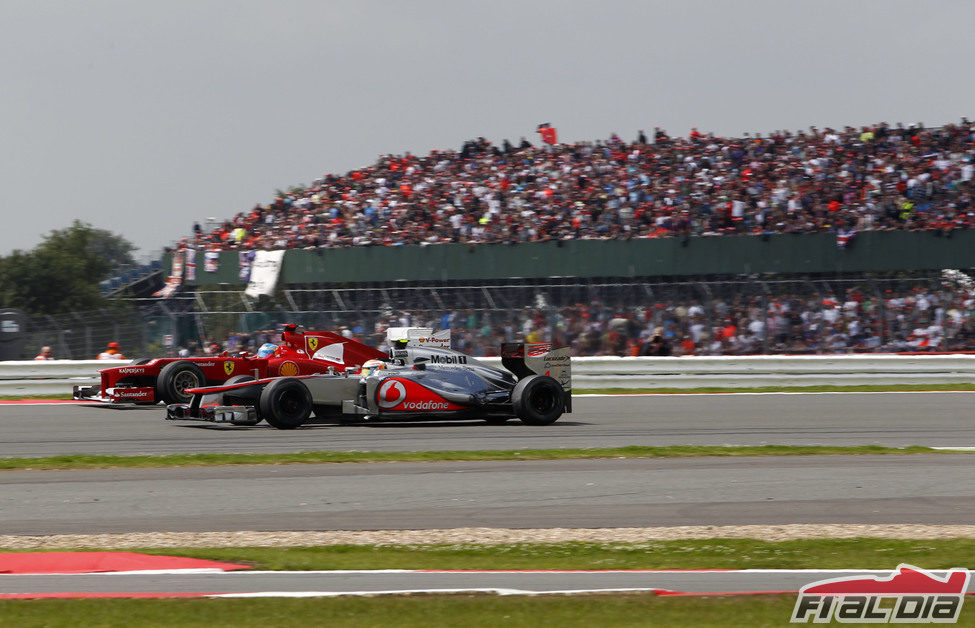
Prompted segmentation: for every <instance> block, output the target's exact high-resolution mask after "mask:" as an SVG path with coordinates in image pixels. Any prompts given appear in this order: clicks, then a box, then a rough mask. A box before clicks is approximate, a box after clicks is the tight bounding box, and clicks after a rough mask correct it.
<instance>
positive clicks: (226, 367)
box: [223, 360, 234, 375]
mask: <svg viewBox="0 0 975 628" xmlns="http://www.w3.org/2000/svg"><path fill="white" fill-rule="evenodd" d="M223 372H224V373H226V374H227V375H230V374H231V373H233V372H234V363H233V362H230V361H229V360H228V361H227V362H224V363H223Z"/></svg>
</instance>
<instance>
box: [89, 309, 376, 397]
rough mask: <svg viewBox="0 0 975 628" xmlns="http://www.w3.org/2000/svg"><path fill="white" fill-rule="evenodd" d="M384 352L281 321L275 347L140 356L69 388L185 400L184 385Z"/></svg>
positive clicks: (337, 366) (330, 364)
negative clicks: (93, 381)
mask: <svg viewBox="0 0 975 628" xmlns="http://www.w3.org/2000/svg"><path fill="white" fill-rule="evenodd" d="M385 357H386V354H385V353H383V352H382V351H379V350H377V349H373V348H372V347H369V346H366V345H364V344H362V343H361V342H358V341H356V340H351V339H349V338H345V337H344V336H341V335H339V334H336V333H334V332H330V331H298V327H297V325H285V327H284V331H283V332H282V333H281V344H280V345H264V346H262V347H261V349H260V350H259V351H258V352H257V353H256V354H248V353H243V352H241V353H234V354H231V353H227V352H226V351H225V352H223V353H221V354H220V355H213V356H207V357H193V358H143V359H140V360H134V361H133V362H132V363H130V364H128V365H126V366H116V367H112V368H107V369H102V370H101V371H100V373H101V378H102V381H101V386H75V387H74V398H75V399H92V400H95V401H108V402H111V403H124V402H132V403H138V404H154V403H157V402H159V401H164V402H166V403H189V401H190V399H191V398H192V395H190V394H189V393H187V392H185V391H186V390H187V389H189V388H199V387H201V386H213V385H218V384H223V383H226V382H230V381H231V380H235V381H239V380H244V379H262V378H265V377H278V376H282V377H289V376H293V375H312V374H314V373H328V372H329V370H330V369H331V370H333V371H340V372H341V371H344V370H345V369H346V368H350V367H354V368H358V367H359V366H361V365H362V363H363V362H365V361H366V360H373V359H382V358H385Z"/></svg>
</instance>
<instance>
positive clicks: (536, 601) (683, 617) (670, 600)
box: [0, 594, 971, 628]
mask: <svg viewBox="0 0 975 628" xmlns="http://www.w3.org/2000/svg"><path fill="white" fill-rule="evenodd" d="M794 604H795V596H792V595H762V596H741V597H704V598H696V597H676V598H675V597H657V596H654V595H651V594H627V595H607V594H602V595H578V596H571V597H565V596H537V597H523V596H517V597H498V596H493V595H436V596H434V595H422V596H389V597H378V598H361V597H347V598H313V599H280V598H278V599H276V598H270V599H223V600H215V599H189V600H185V599H184V600H180V599H172V600H30V601H0V617H2V618H3V619H4V624H5V625H10V626H18V627H20V628H32V627H35V626H37V627H40V626H44V627H46V628H59V627H61V626H64V627H72V628H73V627H74V626H77V625H79V619H80V618H82V617H83V618H84V622H83V623H84V625H87V626H103V627H114V626H120V627H122V626H124V627H126V628H127V627H129V626H176V627H186V628H189V627H194V628H195V627H201V628H203V627H206V628H211V627H215V626H234V627H247V626H258V627H261V628H268V627H277V626H282V627H288V628H290V627H292V626H350V627H355V626H397V627H403V628H409V627H411V626H418V627H422V628H427V627H428V626H438V625H440V626H470V627H477V626H488V627H490V628H497V626H499V625H503V626H511V627H515V628H517V627H521V626H525V627H531V628H538V627H545V626H559V627H561V626H587V627H590V626H600V627H610V628H612V627H616V626H728V625H736V626H782V625H784V624H787V623H788V621H789V616H790V613H791V612H792V607H793V605H794ZM970 615H971V611H970V610H969V609H967V608H965V609H963V610H962V615H961V618H960V619H959V625H965V620H966V619H968V618H969V617H970ZM730 618H734V619H733V620H731V621H730V622H729V619H730Z"/></svg>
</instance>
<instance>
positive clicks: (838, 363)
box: [0, 354, 975, 395]
mask: <svg viewBox="0 0 975 628" xmlns="http://www.w3.org/2000/svg"><path fill="white" fill-rule="evenodd" d="M480 359H481V360H483V361H484V362H486V363H488V364H491V365H493V366H500V359H499V358H480ZM113 365H117V364H110V363H106V362H105V361H98V360H82V361H71V360H53V361H48V362H34V361H24V362H0V395H46V394H66V393H70V392H71V386H72V385H81V384H86V385H90V384H97V383H98V381H99V380H98V377H97V370H98V369H99V368H106V367H108V366H113ZM572 381H573V387H574V388H589V389H593V388H624V389H625V388H631V389H636V388H680V389H692V388H704V387H721V388H754V387H760V386H822V385H829V386H854V385H889V384H893V385H908V384H971V383H975V355H970V354H949V355H889V354H867V355H804V356H775V355H764V356H698V357H681V358H673V357H660V358H637V357H634V358H630V357H626V358H616V357H581V358H573V360H572Z"/></svg>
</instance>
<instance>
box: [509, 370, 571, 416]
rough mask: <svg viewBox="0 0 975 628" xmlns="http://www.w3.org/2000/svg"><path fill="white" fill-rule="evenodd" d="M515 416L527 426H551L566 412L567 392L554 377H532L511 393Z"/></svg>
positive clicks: (520, 382) (522, 381)
mask: <svg viewBox="0 0 975 628" xmlns="http://www.w3.org/2000/svg"><path fill="white" fill-rule="evenodd" d="M511 404H512V406H514V410H515V414H516V415H518V418H519V419H521V422H522V423H525V424H526V425H550V424H552V423H555V422H556V421H558V420H559V417H560V416H562V413H563V412H565V392H564V391H563V390H562V386H561V385H560V384H559V382H558V381H556V379H555V378H554V377H549V376H548V375H530V376H528V377H526V378H525V379H522V380H519V381H518V383H517V384H515V387H514V389H513V390H512V391H511Z"/></svg>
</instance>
